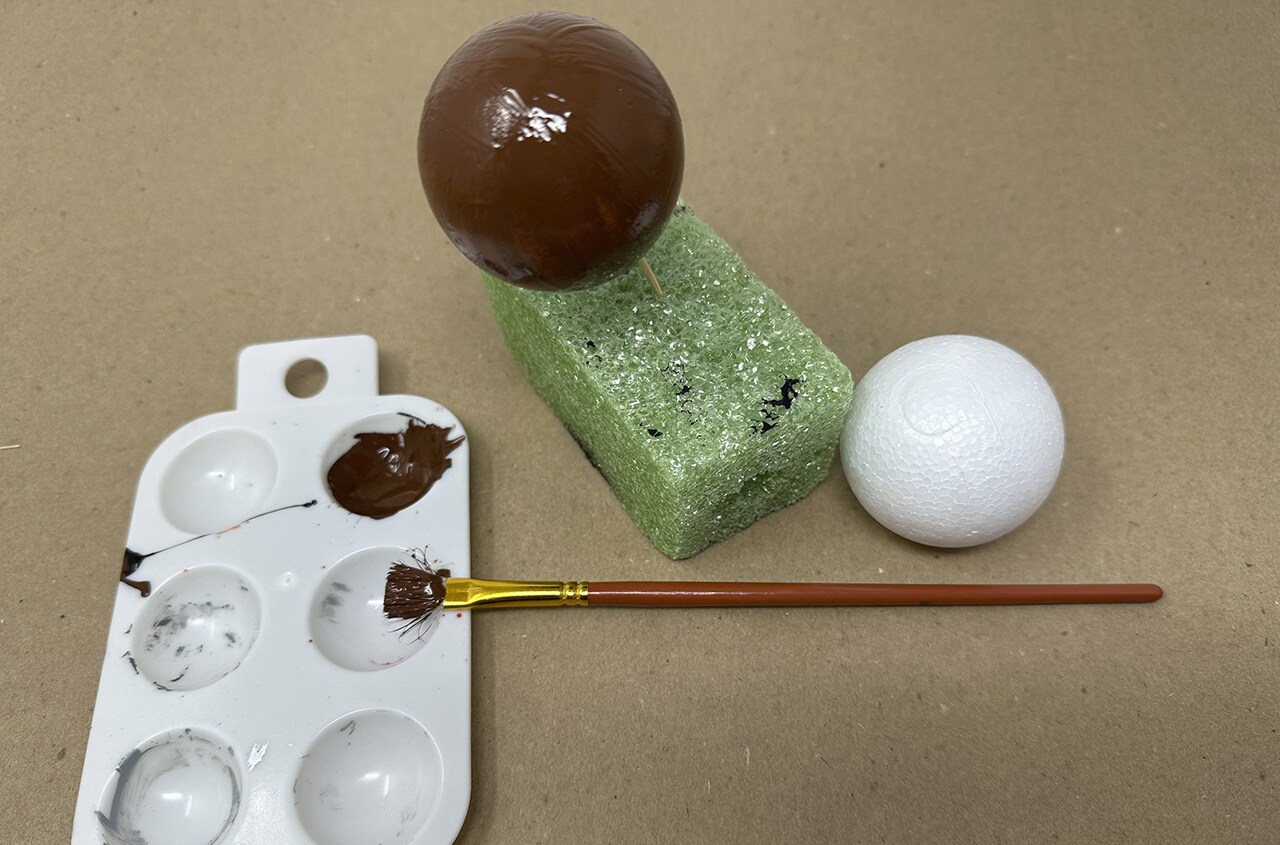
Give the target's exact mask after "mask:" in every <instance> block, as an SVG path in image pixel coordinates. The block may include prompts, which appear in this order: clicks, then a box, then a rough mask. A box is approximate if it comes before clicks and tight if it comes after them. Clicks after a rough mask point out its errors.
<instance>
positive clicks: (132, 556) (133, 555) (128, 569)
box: [120, 499, 318, 598]
mask: <svg viewBox="0 0 1280 845" xmlns="http://www.w3.org/2000/svg"><path fill="white" fill-rule="evenodd" d="M316 504H318V500H317V499H312V500H311V501H309V502H301V503H299V504H296V505H285V506H284V507H281V508H272V509H271V510H269V511H264V512H263V513H260V514H256V515H254V516H251V517H249V518H248V519H243V520H241V521H240V522H237V523H236V524H235V525H232V526H230V527H229V528H224V529H222V530H221V531H211V532H209V533H208V534H199V535H197V536H195V537H191V538H190V539H187V540H183V541H182V542H181V543H174V544H173V545H172V546H165V547H164V548H163V549H156V550H155V551H154V552H146V553H145V554H144V553H142V552H135V551H134V550H133V549H131V548H129V547H127V546H126V547H125V550H124V560H123V561H122V562H121V564H120V583H122V584H124V585H125V586H127V587H133V588H134V589H135V590H137V591H138V592H139V593H141V594H142V597H143V598H146V597H147V596H149V595H151V582H150V581H135V580H134V579H133V575H134V574H135V573H137V571H138V568H139V567H140V566H142V562H143V561H144V560H146V559H147V558H149V557H151V556H152V555H158V554H160V553H161V552H167V551H169V550H170V549H176V548H178V547H179V546H185V545H186V544H187V543H194V542H195V541H196V540H203V539H204V538H205V537H215V536H217V535H219V534H226V533H227V532H228V531H235V530H236V529H237V528H239V527H240V526H242V525H244V524H245V523H247V522H253V521H254V520H255V519H260V518H262V517H264V516H270V515H271V514H273V513H280V512H281V511H287V510H292V509H293V508H311V507H315V506H316Z"/></svg>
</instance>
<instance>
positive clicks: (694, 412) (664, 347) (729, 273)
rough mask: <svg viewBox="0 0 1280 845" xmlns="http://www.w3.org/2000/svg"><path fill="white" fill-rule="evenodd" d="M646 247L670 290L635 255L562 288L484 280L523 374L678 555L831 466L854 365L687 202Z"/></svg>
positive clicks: (773, 504) (797, 492) (652, 534)
mask: <svg viewBox="0 0 1280 845" xmlns="http://www.w3.org/2000/svg"><path fill="white" fill-rule="evenodd" d="M647 258H648V260H649V263H650V265H651V266H652V268H653V271H654V273H655V274H656V276H657V277H658V279H659V280H660V282H661V284H662V287H663V290H664V293H665V295H664V297H663V298H662V299H658V298H657V297H655V296H654V295H653V293H652V292H651V291H650V289H649V286H648V284H647V282H646V281H645V278H644V276H643V275H642V274H641V272H640V270H639V269H636V270H633V271H632V272H630V273H628V274H627V275H625V276H623V277H621V278H619V279H616V280H614V281H611V282H608V283H606V284H604V285H600V286H599V287H595V288H590V289H588V290H584V291H574V292H569V293H544V292H539V291H530V290H526V289H524V288H519V287H515V286H514V285H510V284H507V283H506V282H502V281H499V280H497V279H493V278H491V277H488V276H486V277H485V287H486V289H487V291H488V294H489V301H490V304H491V305H492V307H493V313H494V315H495V316H496V317H497V320H498V326H499V328H500V329H501V331H502V335H503V338H504V339H505V340H506V343H507V346H508V347H509V348H510V350H511V353H512V354H513V355H514V356H515V359H516V361H517V362H519V364H520V367H521V368H522V369H523V370H524V372H525V375H527V376H528V378H529V381H530V383H532V385H533V387H534V388H535V389H536V390H537V391H538V393H539V394H540V395H541V396H542V398H543V399H544V400H545V401H546V402H547V404H549V405H550V406H551V408H552V409H553V410H554V411H555V412H556V414H557V415H558V416H559V417H560V419H561V420H562V421H563V422H564V424H565V426H566V427H567V428H568V429H569V431H570V433H572V434H573V436H574V437H575V438H577V440H578V442H579V443H580V444H581V446H582V448H583V450H584V451H585V452H586V453H587V456H588V457H589V458H590V459H591V461H592V463H594V464H595V465H596V466H597V467H598V468H599V470H600V472H601V473H603V474H604V476H605V478H606V479H607V480H608V481H609V483H610V485H612V487H613V490H614V492H615V493H616V494H617V496H618V499H619V500H621V502H622V505H623V507H624V508H626V510H627V512H628V513H629V514H630V515H631V518H632V519H634V520H635V522H636V524H637V525H638V526H639V527H640V529H641V530H642V531H643V532H644V533H645V535H646V536H648V538H649V540H650V541H651V542H652V543H653V544H654V545H655V546H656V547H657V548H658V550H659V551H661V552H662V553H663V554H665V555H667V556H668V557H671V558H676V559H679V558H685V557H689V556H690V555H693V554H696V553H697V552H699V551H701V550H702V549H704V548H706V547H707V546H709V545H711V544H712V543H714V542H716V541H717V540H721V539H724V538H725V537H727V536H729V535H730V534H732V533H733V532H735V531H738V530H740V529H742V528H744V527H746V526H747V525H750V524H751V523H752V522H754V521H755V520H757V519H759V518H760V517H762V516H764V515H765V514H767V513H770V512H772V511H774V510H777V509H778V508H781V507H785V506H786V505H789V504H791V503H793V502H795V501H798V500H799V499H801V498H803V497H804V496H805V495H806V494H808V493H809V491H810V490H812V489H813V488H814V486H816V485H817V484H818V482H819V481H821V480H822V479H823V477H824V476H825V475H826V473H827V470H828V467H829V466H830V464H831V460H832V457H833V455H834V453H835V448H836V444H837V442H838V440H839V438H840V431H841V428H842V426H843V423H844V418H845V414H846V413H847V412H848V410H849V404H850V401H851V399H852V395H853V378H852V377H851V376H850V374H849V370H848V369H847V368H846V367H845V366H844V365H843V364H841V363H840V361H839V359H838V358H836V356H835V355H834V354H833V353H832V352H831V351H830V350H829V349H827V348H826V347H825V346H823V344H822V341H820V340H819V339H818V338H817V337H816V336H815V335H814V334H813V332H811V331H809V329H808V328H807V327H806V326H805V325H804V324H803V323H801V322H800V320H799V318H797V317H796V316H795V315H794V314H792V313H791V311H790V309H788V308H787V306H786V304H785V303H784V302H783V301H782V300H781V299H780V298H779V297H778V295H777V294H775V293H774V292H773V291H771V290H769V288H767V287H765V285H764V284H763V283H762V282H761V281H760V279H759V278H757V277H756V275H755V274H754V273H752V272H751V271H750V270H749V269H747V267H746V265H745V264H744V263H743V261H742V259H741V258H740V257H739V256H738V254H737V253H735V252H734V251H733V249H732V248H730V247H729V245H728V244H727V243H725V242H724V240H722V239H721V238H720V237H719V236H718V235H717V234H716V233H715V232H714V231H713V230H712V229H711V227H710V226H708V225H707V224H705V223H703V222H702V221H701V220H699V219H698V217H697V216H696V215H695V214H694V213H693V212H692V211H690V210H689V208H688V206H686V205H683V204H681V205H678V206H677V207H676V211H675V213H674V214H673V215H672V218H671V221H670V222H669V223H668V224H667V227H666V229H665V230H664V232H663V234H662V236H661V238H660V239H659V240H658V242H657V244H655V245H654V247H653V248H652V249H651V250H650V251H649V253H648V255H647Z"/></svg>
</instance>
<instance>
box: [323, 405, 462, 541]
mask: <svg viewBox="0 0 1280 845" xmlns="http://www.w3.org/2000/svg"><path fill="white" fill-rule="evenodd" d="M402 416H404V417H405V419H406V420H407V421H408V424H407V426H406V428H405V430H404V431H398V432H392V433H390V434H387V433H379V432H365V433H363V434H357V435H356V436H355V438H356V443H355V445H354V446H352V447H351V448H350V449H348V450H347V451H346V452H344V453H343V454H342V456H341V457H339V458H338V459H337V460H336V461H334V462H333V466H331V467H329V473H328V477H327V480H328V484H329V492H330V493H332V494H333V499H334V501H335V502H337V503H338V504H339V505H341V506H342V507H343V508H345V509H346V510H348V511H350V512H351V513H354V514H359V515H360V516H368V517H372V518H374V519H384V518H386V517H388V516H393V515H395V514H397V513H399V512H400V511H402V510H404V509H405V508H407V507H409V506H410V505H412V504H413V503H414V502H417V501H418V500H419V499H421V498H422V497H423V496H425V495H426V494H427V491H428V490H430V489H431V488H432V486H433V485H434V484H435V483H436V482H437V481H439V480H440V479H441V477H442V476H444V474H445V472H446V471H447V470H448V469H449V467H451V466H453V461H452V459H450V457H449V453H450V452H452V451H453V450H454V449H457V448H458V446H459V445H461V443H462V441H463V437H462V436H461V435H459V436H458V437H455V438H453V439H449V434H450V432H452V431H453V428H452V427H450V428H443V427H441V426H438V425H434V424H432V423H428V422H424V421H423V420H420V419H418V418H417V417H413V416H410V415H408V414H403V415H402Z"/></svg>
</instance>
